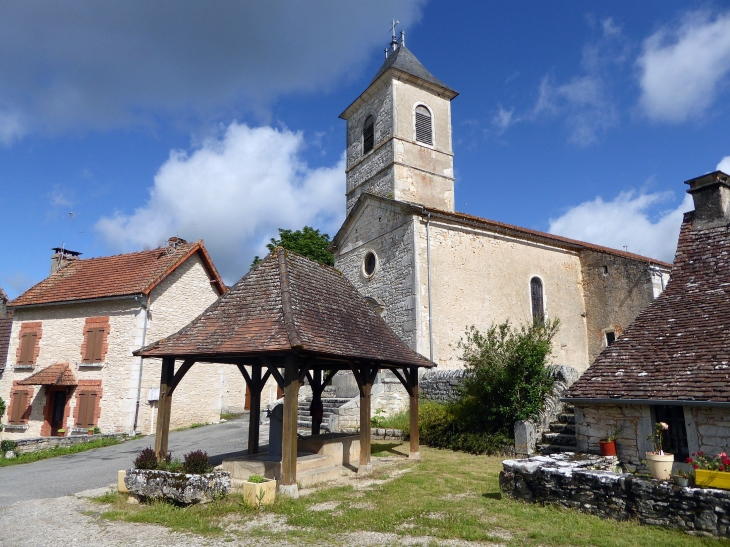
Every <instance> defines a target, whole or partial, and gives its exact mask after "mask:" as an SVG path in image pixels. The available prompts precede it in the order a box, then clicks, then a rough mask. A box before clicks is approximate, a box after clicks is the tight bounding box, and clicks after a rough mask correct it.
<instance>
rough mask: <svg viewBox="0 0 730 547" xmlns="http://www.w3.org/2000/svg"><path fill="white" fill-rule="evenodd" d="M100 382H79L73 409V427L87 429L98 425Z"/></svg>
mask: <svg viewBox="0 0 730 547" xmlns="http://www.w3.org/2000/svg"><path fill="white" fill-rule="evenodd" d="M101 391H102V390H101V380H79V386H78V390H77V392H76V408H75V409H74V427H75V428H77V429H88V428H90V427H95V426H96V425H97V424H98V423H99V415H100V414H101V411H100V409H101Z"/></svg>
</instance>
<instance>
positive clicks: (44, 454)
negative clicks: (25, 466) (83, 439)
mask: <svg viewBox="0 0 730 547" xmlns="http://www.w3.org/2000/svg"><path fill="white" fill-rule="evenodd" d="M121 442H122V441H119V440H117V439H114V438H106V439H96V440H95V441H89V442H87V443H79V444H75V445H73V446H54V447H53V448H45V449H43V450H39V451H37V452H30V453H28V454H18V455H17V457H15V458H13V459H10V460H8V459H5V458H0V467H7V466H9V465H18V464H21V463H31V462H37V461H40V460H46V459H48V458H55V457H56V456H65V455H67V454H77V453H79V452H85V451H86V450H93V449H94V448H101V447H103V446H113V445H115V444H121Z"/></svg>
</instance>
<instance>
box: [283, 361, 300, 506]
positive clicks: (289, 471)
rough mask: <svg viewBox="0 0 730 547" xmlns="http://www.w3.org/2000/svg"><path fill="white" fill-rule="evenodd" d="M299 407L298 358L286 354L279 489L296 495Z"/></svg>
mask: <svg viewBox="0 0 730 547" xmlns="http://www.w3.org/2000/svg"><path fill="white" fill-rule="evenodd" d="M298 407H299V358H298V356H297V355H296V354H294V353H292V354H289V355H287V356H286V365H285V367H284V423H283V431H282V440H281V480H280V482H279V491H280V492H281V493H282V494H284V495H287V496H292V497H297V496H298V495H299V489H298V488H297V422H298Z"/></svg>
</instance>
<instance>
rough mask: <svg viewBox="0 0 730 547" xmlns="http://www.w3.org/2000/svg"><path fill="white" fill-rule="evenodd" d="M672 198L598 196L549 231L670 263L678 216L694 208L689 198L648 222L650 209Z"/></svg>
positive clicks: (656, 195)
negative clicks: (605, 199)
mask: <svg viewBox="0 0 730 547" xmlns="http://www.w3.org/2000/svg"><path fill="white" fill-rule="evenodd" d="M672 197H673V193H672V192H660V193H640V194H637V193H635V192H621V193H620V194H619V195H618V196H617V197H616V198H615V199H613V200H612V201H604V200H603V199H602V198H601V197H600V196H599V197H597V198H596V199H594V200H593V201H586V202H584V203H581V204H580V205H577V206H575V207H573V208H571V209H569V210H568V211H567V212H566V213H565V214H563V215H562V216H560V217H559V218H556V219H551V220H550V229H549V231H550V233H552V234H557V235H562V236H565V237H570V238H574V239H578V240H581V241H587V242H590V243H594V244H596V245H603V246H605V247H611V248H614V249H623V248H624V246H625V245H626V246H628V251H629V252H632V253H637V254H642V255H644V256H649V257H651V258H655V259H659V260H664V261H667V262H671V261H672V260H674V252H675V250H676V248H677V238H678V237H679V228H680V225H681V224H682V215H683V213H684V212H686V211H691V210H692V209H693V208H694V206H693V203H692V197H691V196H689V195H686V196H685V197H684V200H683V201H682V203H681V204H680V205H679V207H677V208H675V209H670V210H665V211H662V212H660V213H659V214H658V215H656V216H655V218H654V219H653V220H652V218H651V216H650V215H651V212H652V209H655V208H656V207H657V206H658V205H660V204H661V203H665V202H666V201H667V200H670V199H671V198H672Z"/></svg>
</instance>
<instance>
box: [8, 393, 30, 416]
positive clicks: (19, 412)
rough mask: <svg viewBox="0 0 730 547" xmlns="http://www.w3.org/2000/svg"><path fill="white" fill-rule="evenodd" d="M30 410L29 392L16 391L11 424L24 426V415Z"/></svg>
mask: <svg viewBox="0 0 730 547" xmlns="http://www.w3.org/2000/svg"><path fill="white" fill-rule="evenodd" d="M27 409H28V392H27V391H16V392H15V393H13V408H12V409H10V423H11V424H22V423H23V415H24V414H25V411H26V410H27Z"/></svg>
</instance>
